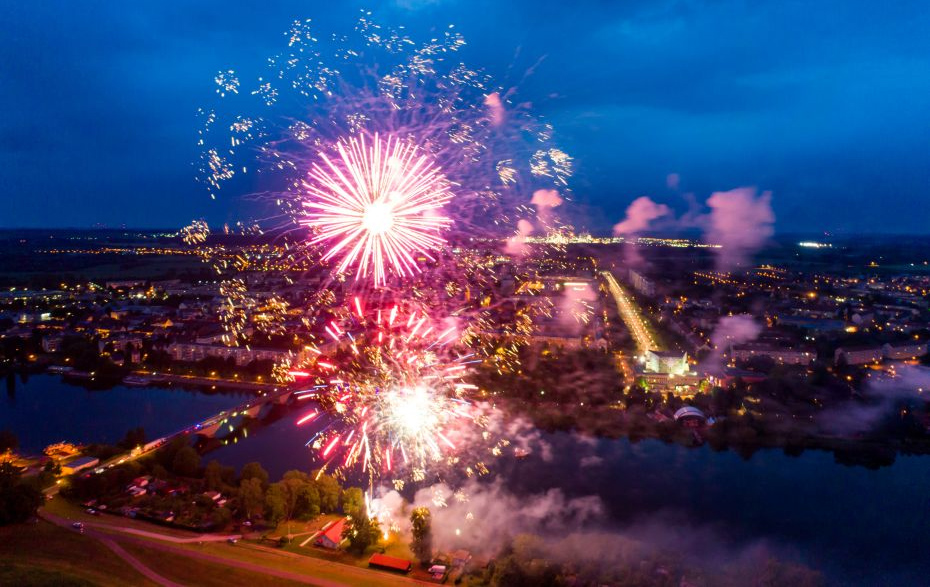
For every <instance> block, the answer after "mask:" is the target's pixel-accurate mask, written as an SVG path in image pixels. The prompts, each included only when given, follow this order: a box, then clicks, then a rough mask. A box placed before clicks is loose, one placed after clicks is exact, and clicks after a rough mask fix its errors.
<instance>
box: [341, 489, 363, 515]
mask: <svg viewBox="0 0 930 587" xmlns="http://www.w3.org/2000/svg"><path fill="white" fill-rule="evenodd" d="M364 506H365V494H364V493H363V492H362V490H361V489H360V488H358V487H350V488H348V489H346V490H345V491H343V492H342V513H344V514H349V515H350V516H354V515H355V514H356V512H360V511H362V508H363V507H364Z"/></svg>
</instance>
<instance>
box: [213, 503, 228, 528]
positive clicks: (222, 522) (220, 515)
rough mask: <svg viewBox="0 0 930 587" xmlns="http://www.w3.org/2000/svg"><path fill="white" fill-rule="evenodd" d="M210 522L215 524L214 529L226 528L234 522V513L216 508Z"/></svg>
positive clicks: (223, 508)
mask: <svg viewBox="0 0 930 587" xmlns="http://www.w3.org/2000/svg"><path fill="white" fill-rule="evenodd" d="M210 521H211V522H212V523H213V527H214V529H216V530H219V529H222V528H225V527H226V526H228V525H229V523H230V522H231V521H232V512H231V511H229V508H226V507H219V508H216V509H215V510H213V513H211V514H210Z"/></svg>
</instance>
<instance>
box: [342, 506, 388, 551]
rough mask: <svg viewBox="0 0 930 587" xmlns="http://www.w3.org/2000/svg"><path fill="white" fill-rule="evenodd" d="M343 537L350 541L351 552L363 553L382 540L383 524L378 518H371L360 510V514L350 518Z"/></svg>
mask: <svg viewBox="0 0 930 587" xmlns="http://www.w3.org/2000/svg"><path fill="white" fill-rule="evenodd" d="M342 537H343V538H345V539H346V540H348V541H349V548H348V550H349V552H352V553H354V554H362V553H364V552H365V551H366V550H368V548H369V547H371V546H374V545H376V544H378V541H379V540H381V525H380V524H379V523H378V519H377V518H369V517H368V516H367V515H366V514H365V512H358V515H355V516H352V517H351V518H350V519H349V523H348V524H346V526H345V529H343V531H342Z"/></svg>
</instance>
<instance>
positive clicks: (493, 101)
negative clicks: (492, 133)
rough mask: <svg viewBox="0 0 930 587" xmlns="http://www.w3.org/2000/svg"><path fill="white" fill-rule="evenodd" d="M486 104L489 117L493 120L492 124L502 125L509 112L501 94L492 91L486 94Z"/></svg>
mask: <svg viewBox="0 0 930 587" xmlns="http://www.w3.org/2000/svg"><path fill="white" fill-rule="evenodd" d="M484 105H485V106H487V107H488V119H489V120H490V121H491V125H492V126H500V125H501V124H503V123H504V119H505V118H506V116H507V112H506V110H504V103H503V101H502V100H501V96H500V94H498V93H497V92H491V93H490V94H488V95H487V96H485V97H484Z"/></svg>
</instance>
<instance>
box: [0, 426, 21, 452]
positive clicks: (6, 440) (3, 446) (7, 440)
mask: <svg viewBox="0 0 930 587" xmlns="http://www.w3.org/2000/svg"><path fill="white" fill-rule="evenodd" d="M17 448H19V439H18V438H16V435H15V434H13V432H12V431H10V430H0V453H4V452H6V451H8V450H16V449H17Z"/></svg>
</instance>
